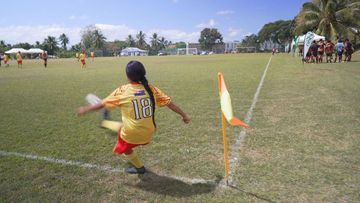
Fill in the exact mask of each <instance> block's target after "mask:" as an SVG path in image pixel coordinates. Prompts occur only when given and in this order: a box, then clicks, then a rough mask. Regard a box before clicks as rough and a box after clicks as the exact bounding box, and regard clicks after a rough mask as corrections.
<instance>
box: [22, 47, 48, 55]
mask: <svg viewBox="0 0 360 203" xmlns="http://www.w3.org/2000/svg"><path fill="white" fill-rule="evenodd" d="M43 52H44V50H42V49H39V48H31V49H29V50H27V51H26V52H25V53H27V54H41V53H43Z"/></svg>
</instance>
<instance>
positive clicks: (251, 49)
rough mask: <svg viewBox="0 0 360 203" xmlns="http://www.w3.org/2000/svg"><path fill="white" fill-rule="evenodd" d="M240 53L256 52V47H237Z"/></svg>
mask: <svg viewBox="0 0 360 203" xmlns="http://www.w3.org/2000/svg"><path fill="white" fill-rule="evenodd" d="M236 50H237V52H238V53H255V52H256V47H236Z"/></svg>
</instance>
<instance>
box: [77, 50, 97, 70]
mask: <svg viewBox="0 0 360 203" xmlns="http://www.w3.org/2000/svg"><path fill="white" fill-rule="evenodd" d="M90 55H91V60H92V61H94V57H95V53H94V52H93V51H92V52H90ZM75 58H77V60H78V61H80V63H81V68H86V62H85V59H86V53H85V51H84V50H82V51H81V53H80V54H79V53H78V52H76V54H75Z"/></svg>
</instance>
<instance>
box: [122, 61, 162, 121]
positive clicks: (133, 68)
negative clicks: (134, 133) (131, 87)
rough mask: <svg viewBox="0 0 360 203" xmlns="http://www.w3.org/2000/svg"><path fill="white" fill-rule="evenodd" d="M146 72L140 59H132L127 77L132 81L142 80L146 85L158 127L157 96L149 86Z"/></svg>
mask: <svg viewBox="0 0 360 203" xmlns="http://www.w3.org/2000/svg"><path fill="white" fill-rule="evenodd" d="M145 74H146V71H145V67H144V65H143V64H142V63H140V62H139V61H130V62H129V63H128V64H127V65H126V75H127V77H128V78H129V79H130V80H131V81H134V82H140V83H141V84H142V85H143V86H144V88H145V90H146V92H147V93H148V94H149V96H150V101H151V107H152V120H153V123H154V126H155V127H156V123H155V98H154V94H153V92H152V91H151V89H150V86H149V83H148V80H147V79H146V77H145Z"/></svg>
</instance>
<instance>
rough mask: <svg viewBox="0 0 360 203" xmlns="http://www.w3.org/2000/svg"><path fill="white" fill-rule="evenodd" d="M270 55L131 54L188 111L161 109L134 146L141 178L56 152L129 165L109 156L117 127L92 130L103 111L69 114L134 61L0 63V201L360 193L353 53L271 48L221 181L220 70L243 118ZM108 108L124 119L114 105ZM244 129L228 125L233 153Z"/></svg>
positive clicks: (358, 76) (312, 198)
mask: <svg viewBox="0 0 360 203" xmlns="http://www.w3.org/2000/svg"><path fill="white" fill-rule="evenodd" d="M269 58H270V55H269V54H242V55H209V56H168V57H141V58H137V59H139V60H141V61H142V62H143V63H144V65H145V67H146V68H147V76H148V79H149V81H150V82H151V83H152V84H154V85H156V86H158V87H159V88H160V89H162V90H163V91H164V92H166V93H167V94H168V95H170V96H171V97H172V99H173V101H174V102H175V103H176V104H178V105H179V106H181V108H182V109H183V110H185V111H186V112H187V113H188V114H189V115H190V116H191V118H192V122H191V124H189V125H185V124H183V123H182V121H181V119H180V118H179V117H178V116H177V115H176V114H174V113H173V112H171V111H170V110H169V109H167V108H161V109H157V114H156V120H157V125H158V129H157V132H156V135H155V136H154V139H153V140H152V142H151V144H149V145H147V146H145V147H140V148H138V153H139V155H140V157H141V159H142V160H143V162H144V163H145V166H146V167H147V168H148V169H149V170H150V172H149V173H147V174H146V175H144V176H142V177H138V176H134V175H127V174H125V173H123V172H110V171H102V170H98V169H91V168H85V167H79V166H77V165H73V166H71V165H66V164H64V163H63V162H61V161H59V160H60V159H61V160H66V161H73V162H75V161H77V162H81V163H88V164H95V165H99V166H104V165H107V166H110V167H112V168H116V169H123V168H125V167H126V166H127V162H126V160H125V159H123V158H122V157H119V156H116V155H115V154H113V153H112V148H113V145H114V144H115V142H116V139H117V137H116V134H113V133H111V132H109V131H106V130H104V129H101V128H99V121H100V114H99V113H94V114H89V115H86V116H84V117H81V118H77V117H76V116H75V112H76V109H77V108H78V107H79V106H81V105H84V104H85V100H84V97H85V95H86V94H87V93H90V92H92V93H95V94H97V95H99V96H100V97H105V96H107V95H108V94H109V93H111V91H112V90H114V89H115V88H116V87H117V86H119V85H120V84H124V83H126V76H125V74H124V68H125V65H126V63H127V62H128V61H129V60H131V59H133V58H96V60H95V62H91V61H90V60H88V67H87V69H80V65H79V64H78V63H77V61H75V60H74V59H61V60H50V61H49V64H48V68H47V69H45V68H43V67H42V64H41V61H35V60H31V61H24V65H23V68H22V69H18V68H17V67H16V66H15V65H14V64H12V65H11V66H10V67H9V68H4V67H1V68H0V103H1V105H0V116H1V117H0V118H1V122H0V140H1V142H0V151H1V154H0V202H264V201H265V202H360V193H359V191H360V156H359V155H360V105H359V101H360V56H359V55H355V56H354V58H353V60H354V62H352V63H341V64H318V65H316V64H305V65H302V64H301V63H300V60H299V59H294V58H292V57H290V56H289V55H285V54H280V55H275V56H274V57H273V58H272V61H271V63H270V66H269V69H268V72H267V75H266V78H265V81H264V84H263V87H262V89H261V92H260V95H259V98H258V101H257V103H256V108H255V109H254V111H253V116H252V119H251V123H250V129H249V130H247V136H246V138H245V140H244V142H243V143H242V146H241V154H240V157H236V158H238V159H239V160H240V162H239V164H238V168H237V169H236V170H235V174H234V176H233V177H232V178H233V181H234V183H235V185H236V186H234V187H223V186H219V185H218V184H217V183H218V182H219V181H220V183H222V182H223V181H222V180H220V179H221V178H223V176H224V169H223V148H222V146H223V145H222V135H221V125H220V124H221V123H220V121H221V120H220V104H219V95H218V89H217V81H216V75H217V72H218V71H221V72H222V73H223V75H224V78H225V80H226V83H227V88H228V90H229V92H230V94H231V96H232V102H233V109H234V114H235V115H236V116H237V117H239V118H240V119H243V118H244V117H245V115H246V113H247V111H248V109H249V108H250V106H251V104H252V102H253V96H254V94H255V91H256V89H257V87H258V85H259V81H260V78H261V76H262V74H263V72H264V69H265V66H266V64H267V63H268V61H269ZM12 63H13V61H12ZM111 117H112V118H113V119H114V120H119V119H120V113H119V111H113V112H112V114H111ZM240 131H241V129H240V128H236V127H231V128H230V127H229V128H228V142H229V147H230V151H234V150H236V149H234V146H235V143H236V141H237V140H238V139H239V133H240ZM9 153H18V154H9ZM22 155H33V157H35V156H36V157H48V158H49V159H51V160H55V159H58V161H57V162H59V163H52V162H50V161H47V160H34V159H32V158H29V157H28V158H26V157H21V156H22ZM233 158H234V157H233ZM60 162H61V163H60ZM192 179H201V180H206V181H207V182H205V183H195V184H192V183H190V182H189V181H187V180H192ZM220 185H221V184H220Z"/></svg>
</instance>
